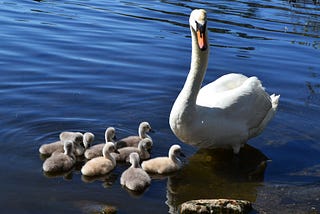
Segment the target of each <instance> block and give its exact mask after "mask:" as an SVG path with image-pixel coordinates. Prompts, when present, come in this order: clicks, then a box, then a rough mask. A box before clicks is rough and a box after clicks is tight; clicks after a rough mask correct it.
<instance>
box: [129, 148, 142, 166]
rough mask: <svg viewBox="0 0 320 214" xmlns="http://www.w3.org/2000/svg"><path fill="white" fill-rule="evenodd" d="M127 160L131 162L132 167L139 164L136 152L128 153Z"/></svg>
mask: <svg viewBox="0 0 320 214" xmlns="http://www.w3.org/2000/svg"><path fill="white" fill-rule="evenodd" d="M129 162H130V163H131V165H132V166H133V167H138V166H139V162H140V157H139V155H138V153H136V152H132V153H131V154H130V155H129Z"/></svg>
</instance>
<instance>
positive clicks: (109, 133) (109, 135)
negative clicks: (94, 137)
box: [84, 127, 116, 159]
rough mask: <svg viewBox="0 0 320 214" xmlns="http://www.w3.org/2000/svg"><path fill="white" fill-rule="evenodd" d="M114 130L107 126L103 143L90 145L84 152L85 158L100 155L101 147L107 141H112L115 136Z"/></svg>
mask: <svg viewBox="0 0 320 214" xmlns="http://www.w3.org/2000/svg"><path fill="white" fill-rule="evenodd" d="M115 135H116V130H115V128H113V127H108V128H107V129H106V131H105V133H104V138H105V143H100V144H97V145H94V146H91V147H90V148H88V149H87V150H86V151H85V152H84V156H85V158H87V159H92V158H95V157H99V156H102V149H103V147H104V145H105V144H106V143H107V142H113V139H114V138H115Z"/></svg>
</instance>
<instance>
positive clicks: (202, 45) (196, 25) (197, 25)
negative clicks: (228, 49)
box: [189, 9, 208, 51]
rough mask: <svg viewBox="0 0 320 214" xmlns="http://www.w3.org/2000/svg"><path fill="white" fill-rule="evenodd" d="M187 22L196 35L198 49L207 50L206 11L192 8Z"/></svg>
mask: <svg viewBox="0 0 320 214" xmlns="http://www.w3.org/2000/svg"><path fill="white" fill-rule="evenodd" d="M189 24H190V28H191V30H192V31H193V32H194V33H195V34H196V35H197V42H198V47H199V49H200V50H202V51H205V50H207V48H208V41H207V35H206V34H207V12H206V11H205V10H203V9H196V10H193V11H192V12H191V14H190V18H189Z"/></svg>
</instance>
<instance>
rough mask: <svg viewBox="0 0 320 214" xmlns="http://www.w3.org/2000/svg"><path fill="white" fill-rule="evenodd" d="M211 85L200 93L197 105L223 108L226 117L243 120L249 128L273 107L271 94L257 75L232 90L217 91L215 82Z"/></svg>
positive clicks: (254, 125)
mask: <svg viewBox="0 0 320 214" xmlns="http://www.w3.org/2000/svg"><path fill="white" fill-rule="evenodd" d="M234 80H235V79H233V80H232V81H234ZM238 83H239V82H238ZM229 84H231V83H229ZM208 86H209V85H208ZM210 87H212V88H211V90H209V89H210V88H209V87H207V88H206V90H205V91H202V93H201V94H200V93H199V94H200V97H199V95H198V98H199V102H198V99H197V105H200V106H204V107H209V108H219V109H222V110H223V112H224V116H225V119H227V118H230V120H231V121H235V122H239V121H242V122H243V123H245V125H246V126H247V127H248V128H249V129H251V128H254V127H257V126H259V124H260V123H261V121H262V120H263V119H264V118H265V116H266V114H267V113H268V111H269V110H270V108H272V104H271V98H270V96H269V95H268V94H267V93H266V92H265V90H264V88H263V87H262V85H261V82H260V81H259V80H258V79H257V78H256V77H250V78H247V79H246V80H245V81H243V82H242V84H241V85H238V87H234V88H233V89H231V90H225V91H220V92H216V89H214V85H213V84H212V85H211V86H210Z"/></svg>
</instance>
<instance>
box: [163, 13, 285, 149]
mask: <svg viewBox="0 0 320 214" xmlns="http://www.w3.org/2000/svg"><path fill="white" fill-rule="evenodd" d="M189 24H190V30H191V37H192V59H191V68H190V72H189V74H188V76H187V79H186V82H185V84H184V86H183V88H182V90H181V92H180V94H179V95H178V97H177V99H176V101H175V102H174V105H173V107H172V110H171V113H170V119H169V123H170V127H171V129H172V131H173V132H174V134H175V135H176V136H177V137H178V138H179V139H180V140H181V141H183V142H185V143H188V144H191V145H194V146H196V147H199V148H215V147H227V148H228V147H229V148H230V147H231V148H232V149H233V152H234V153H235V154H237V153H239V151H240V148H241V147H242V146H243V145H244V144H245V143H246V142H247V140H248V139H249V138H252V137H254V136H257V135H258V134H260V133H261V132H262V130H263V129H264V128H265V126H266V125H267V123H268V122H269V121H270V119H271V118H272V117H273V116H274V114H275V112H276V109H277V106H278V101H279V97H280V95H277V96H276V95H274V94H273V95H271V96H269V95H268V94H267V93H266V92H265V90H264V88H263V87H262V85H261V82H260V81H259V80H258V78H257V77H249V78H248V77H246V76H244V75H242V74H233V73H232V74H227V75H224V76H222V77H220V78H219V79H217V80H215V81H214V82H211V83H210V84H208V85H206V86H204V87H203V88H201V89H200V87H201V84H202V81H203V78H204V75H205V73H206V69H207V64H208V55H209V42H208V31H207V15H206V11H205V10H202V9H197V10H193V11H192V12H191V15H190V19H189Z"/></svg>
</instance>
